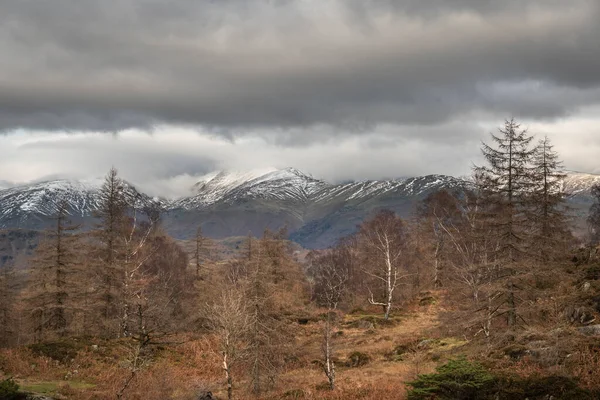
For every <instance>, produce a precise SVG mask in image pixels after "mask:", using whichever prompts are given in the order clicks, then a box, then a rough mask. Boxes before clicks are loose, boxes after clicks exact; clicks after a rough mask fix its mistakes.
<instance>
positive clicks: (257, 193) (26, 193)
mask: <svg viewBox="0 0 600 400" xmlns="http://www.w3.org/2000/svg"><path fill="white" fill-rule="evenodd" d="M599 182H600V176H598V175H590V174H584V173H577V172H573V173H569V175H568V176H567V178H566V179H565V181H564V188H565V190H566V191H567V193H569V204H570V206H571V208H572V210H573V211H572V212H573V215H574V220H575V221H574V224H575V226H576V229H577V230H578V231H583V230H584V229H585V217H586V216H587V212H588V210H589V206H590V205H591V203H592V198H591V196H590V188H591V187H592V185H593V184H595V183H599ZM101 183H102V181H101V180H96V181H72V180H57V181H51V182H41V183H36V184H32V185H25V186H19V187H12V188H8V189H0V229H1V228H4V229H30V230H39V229H43V228H45V227H47V226H48V223H49V221H50V217H51V216H52V215H53V213H54V212H55V211H56V207H57V204H58V203H59V202H60V201H62V200H65V201H67V203H68V205H69V210H70V213H71V215H72V218H73V219H74V220H75V222H80V223H83V224H84V226H86V227H88V228H89V227H91V226H93V223H94V221H93V218H92V213H93V211H94V210H95V209H96V208H97V204H98V190H99V188H100V186H101ZM468 186H469V182H467V181H465V180H463V179H459V178H454V177H451V176H446V175H428V176H422V177H415V178H402V179H395V180H383V181H360V182H346V183H343V184H330V183H327V182H325V181H322V180H319V179H316V178H314V177H312V176H309V175H307V174H304V173H302V172H301V171H298V170H296V169H293V168H287V169H283V170H276V169H268V170H263V171H250V172H242V173H240V172H227V171H219V172H214V173H212V174H208V175H206V176H205V177H203V178H202V179H201V180H200V181H199V182H198V183H197V184H196V185H194V186H193V187H192V188H190V195H189V196H186V197H184V198H180V199H175V200H172V201H166V200H160V199H156V198H151V197H150V196H147V195H145V194H143V193H141V192H139V191H138V190H137V189H136V188H135V187H134V186H133V185H129V184H128V185H127V187H126V193H127V196H128V198H129V201H130V203H131V204H133V205H135V206H136V207H138V208H143V207H145V206H148V205H156V204H159V205H160V206H161V207H162V208H163V209H164V215H163V224H164V226H165V228H166V229H167V231H168V232H169V233H170V234H171V235H172V236H174V237H176V238H178V239H182V240H186V239H190V238H192V237H193V236H194V235H195V232H196V230H197V228H198V226H202V230H203V232H204V234H205V235H207V236H210V237H213V238H226V237H232V236H246V235H247V234H248V233H252V234H254V235H261V234H262V232H263V230H264V229H265V228H270V229H279V228H281V227H282V226H287V228H288V231H289V233H290V238H291V239H292V240H294V241H296V242H298V243H299V244H301V245H302V246H304V247H306V248H322V247H327V246H330V245H332V244H334V243H335V242H336V241H337V240H338V239H339V238H341V237H343V236H345V235H348V234H350V233H352V232H354V230H355V229H356V225H357V224H359V223H360V222H361V221H362V220H363V219H364V218H366V217H368V216H369V215H371V214H372V213H374V212H376V211H377V210H379V209H382V208H389V209H392V210H394V211H396V212H397V213H398V214H399V215H401V216H403V217H410V216H411V215H412V213H413V211H414V208H415V205H416V204H417V203H418V202H419V201H421V200H422V199H423V198H425V197H426V196H427V195H428V194H429V193H431V192H433V191H436V190H440V189H450V190H452V189H456V190H461V189H464V188H466V187H468Z"/></svg>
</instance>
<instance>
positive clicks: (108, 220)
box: [94, 168, 128, 336]
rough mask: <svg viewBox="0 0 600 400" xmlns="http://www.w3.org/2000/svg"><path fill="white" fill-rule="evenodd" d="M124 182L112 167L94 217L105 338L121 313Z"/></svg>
mask: <svg viewBox="0 0 600 400" xmlns="http://www.w3.org/2000/svg"><path fill="white" fill-rule="evenodd" d="M124 190H125V187H124V182H123V181H122V180H121V178H119V176H118V173H117V170H116V169H115V168H111V169H110V171H109V172H108V174H107V176H106V178H105V180H104V184H103V185H102V188H101V189H100V193H99V206H98V210H97V211H96V212H95V213H94V216H95V217H96V218H97V219H98V220H99V221H98V224H97V229H96V231H95V238H96V240H97V248H96V255H97V261H98V262H99V265H98V268H97V274H98V278H99V282H98V283H99V284H98V288H97V289H98V291H99V294H100V296H101V302H102V317H103V318H102V322H103V324H104V327H103V330H104V334H105V335H109V336H110V335H111V333H112V334H114V332H109V331H112V330H114V329H113V327H111V325H112V322H113V320H114V319H116V318H117V316H118V314H119V310H118V298H119V293H120V288H119V287H118V282H119V281H120V280H121V277H122V271H121V267H122V261H123V260H122V255H123V245H124V243H123V237H125V235H127V230H126V225H127V219H126V213H127V208H128V204H127V199H126V197H125V193H124Z"/></svg>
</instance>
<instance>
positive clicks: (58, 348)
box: [29, 342, 79, 363]
mask: <svg viewBox="0 0 600 400" xmlns="http://www.w3.org/2000/svg"><path fill="white" fill-rule="evenodd" d="M29 349H31V351H32V352H33V353H34V354H36V355H38V356H44V357H48V358H51V359H53V360H55V361H58V362H61V363H66V362H68V361H69V360H71V359H73V358H75V357H76V356H77V351H78V350H79V348H78V345H77V344H75V343H73V342H44V343H35V344H32V345H30V346H29Z"/></svg>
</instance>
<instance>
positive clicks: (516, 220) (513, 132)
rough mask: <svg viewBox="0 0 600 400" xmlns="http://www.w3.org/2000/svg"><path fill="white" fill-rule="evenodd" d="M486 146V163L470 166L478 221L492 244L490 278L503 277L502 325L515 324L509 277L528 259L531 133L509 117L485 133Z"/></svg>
mask: <svg viewBox="0 0 600 400" xmlns="http://www.w3.org/2000/svg"><path fill="white" fill-rule="evenodd" d="M491 138H492V145H488V144H486V143H483V146H482V153H483V156H484V158H485V160H486V162H487V165H486V166H481V167H475V171H474V172H475V174H476V176H477V182H478V186H479V187H478V190H479V192H480V193H479V195H480V197H481V199H482V207H483V210H482V211H483V213H484V214H485V216H484V219H485V221H486V224H487V226H488V228H489V231H490V235H491V239H492V240H493V241H494V242H496V246H495V249H494V251H493V254H492V260H493V262H494V263H495V265H496V269H497V270H496V272H495V276H496V277H498V280H500V281H501V280H504V281H505V285H504V287H505V293H504V295H503V296H501V297H500V298H501V300H500V301H501V302H502V303H503V304H504V305H505V306H506V311H505V312H504V314H506V317H507V323H508V325H509V326H515V325H516V323H517V319H518V315H517V295H516V291H517V290H518V289H519V286H518V285H517V284H516V278H514V277H515V275H517V274H518V273H519V272H522V271H520V270H521V269H522V266H523V264H522V262H523V260H525V259H527V257H528V255H529V254H528V249H529V248H530V244H531V240H532V237H533V235H532V231H531V220H530V216H529V214H528V213H529V211H530V209H531V208H530V206H531V199H532V192H533V188H534V185H535V175H534V174H533V172H532V169H531V162H532V157H533V155H534V153H535V149H531V148H530V145H531V142H532V140H533V136H530V135H528V134H527V130H526V129H521V125H520V124H518V123H517V122H516V121H515V120H514V119H511V120H510V121H508V120H507V121H505V123H504V127H503V128H500V129H499V135H494V134H491Z"/></svg>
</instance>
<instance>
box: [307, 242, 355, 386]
mask: <svg viewBox="0 0 600 400" xmlns="http://www.w3.org/2000/svg"><path fill="white" fill-rule="evenodd" d="M335 260H336V258H335V255H334V254H332V253H328V254H324V255H322V256H321V257H318V258H317V260H315V262H314V267H313V273H314V275H315V280H316V286H317V290H316V295H317V301H318V302H319V304H321V305H324V306H325V307H327V318H326V319H325V324H324V327H323V343H322V346H321V350H322V353H323V359H324V360H323V361H324V362H323V371H324V372H325V375H326V376H327V380H328V381H329V388H330V389H331V390H334V389H335V378H336V371H335V363H334V361H333V359H334V355H335V346H334V340H333V334H334V332H335V329H336V324H337V321H336V314H335V311H336V310H337V307H338V304H339V302H340V301H341V300H342V298H343V296H344V295H345V293H346V290H347V284H348V280H349V278H350V272H349V270H348V268H347V264H336V263H335Z"/></svg>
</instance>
